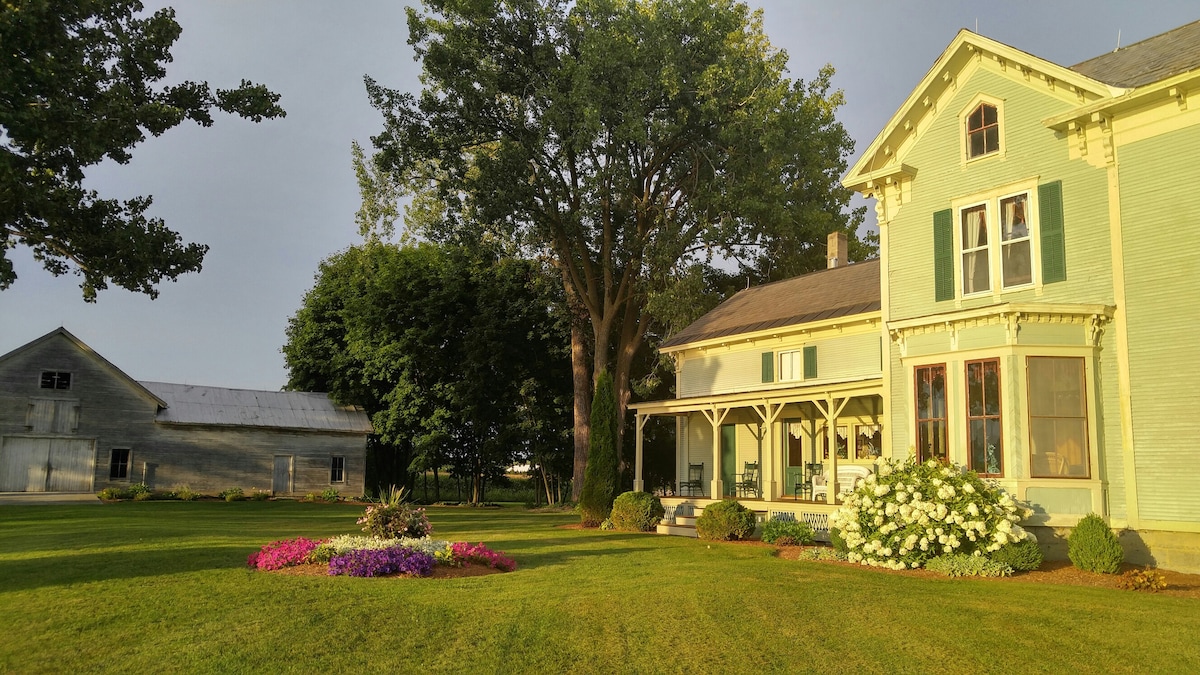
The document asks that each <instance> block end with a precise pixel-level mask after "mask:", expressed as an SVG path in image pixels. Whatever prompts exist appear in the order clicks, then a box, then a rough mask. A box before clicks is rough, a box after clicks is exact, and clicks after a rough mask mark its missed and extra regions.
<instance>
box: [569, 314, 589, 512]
mask: <svg viewBox="0 0 1200 675" xmlns="http://www.w3.org/2000/svg"><path fill="white" fill-rule="evenodd" d="M591 375H592V373H591V368H590V367H589V364H588V358H587V343H586V340H585V338H584V333H583V326H581V325H580V324H579V322H578V321H572V322H571V376H572V378H573V379H574V382H575V466H574V471H573V472H572V480H571V501H573V502H577V501H579V493H580V492H581V491H582V490H583V473H584V469H586V468H587V458H588V438H589V437H590V435H591V417H592V377H591Z"/></svg>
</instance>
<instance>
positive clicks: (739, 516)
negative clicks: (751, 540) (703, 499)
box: [696, 499, 756, 541]
mask: <svg viewBox="0 0 1200 675" xmlns="http://www.w3.org/2000/svg"><path fill="white" fill-rule="evenodd" d="M755 522H756V519H755V517H754V512H753V511H751V510H750V509H748V508H746V507H745V506H742V505H741V504H740V503H738V502H737V501H735V500H732V499H725V500H722V501H719V502H714V503H712V504H709V505H708V506H706V507H704V513H701V514H700V517H699V518H697V519H696V534H697V535H699V537H700V538H701V539H709V540H712V541H734V540H738V539H746V538H747V537H749V536H750V535H751V534H754V525H755Z"/></svg>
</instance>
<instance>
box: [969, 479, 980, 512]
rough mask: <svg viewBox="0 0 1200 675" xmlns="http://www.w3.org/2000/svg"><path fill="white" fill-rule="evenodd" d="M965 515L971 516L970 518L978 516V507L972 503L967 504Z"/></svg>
mask: <svg viewBox="0 0 1200 675" xmlns="http://www.w3.org/2000/svg"><path fill="white" fill-rule="evenodd" d="M967 487H971V486H970V485H968V486H967ZM967 513H969V514H971V515H972V516H978V515H979V507H978V506H975V504H974V503H971V504H967Z"/></svg>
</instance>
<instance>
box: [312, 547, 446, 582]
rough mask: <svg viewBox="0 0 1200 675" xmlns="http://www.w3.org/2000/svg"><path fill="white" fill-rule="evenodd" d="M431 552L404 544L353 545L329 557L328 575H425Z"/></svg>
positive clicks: (430, 561) (431, 558) (431, 571)
mask: <svg viewBox="0 0 1200 675" xmlns="http://www.w3.org/2000/svg"><path fill="white" fill-rule="evenodd" d="M433 563H434V560H433V556H431V555H429V554H428V553H423V552H421V551H414V550H413V549H410V548H407V547H404V546H393V547H392V548H385V549H357V550H354V551H350V552H349V553H343V554H342V555H335V556H333V557H332V558H330V559H329V574H330V575H331V576H336V575H341V574H344V575H347V576H352V577H378V576H383V575H385V574H404V575H407V576H414V577H427V576H429V575H430V574H432V573H433Z"/></svg>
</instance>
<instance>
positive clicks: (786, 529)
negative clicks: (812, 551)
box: [762, 518, 815, 546]
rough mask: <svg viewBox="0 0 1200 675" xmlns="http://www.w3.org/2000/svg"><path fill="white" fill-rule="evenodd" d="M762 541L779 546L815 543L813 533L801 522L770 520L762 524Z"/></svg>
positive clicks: (806, 524) (807, 525) (808, 526)
mask: <svg viewBox="0 0 1200 675" xmlns="http://www.w3.org/2000/svg"><path fill="white" fill-rule="evenodd" d="M762 540H763V541H765V542H766V543H768V544H778V545H780V546H807V545H809V544H812V543H813V541H815V533H814V532H813V529H812V526H811V525H809V524H808V523H806V522H804V521H802V520H795V519H787V520H784V519H780V518H772V519H771V520H768V521H767V522H765V523H763V526H762Z"/></svg>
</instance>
